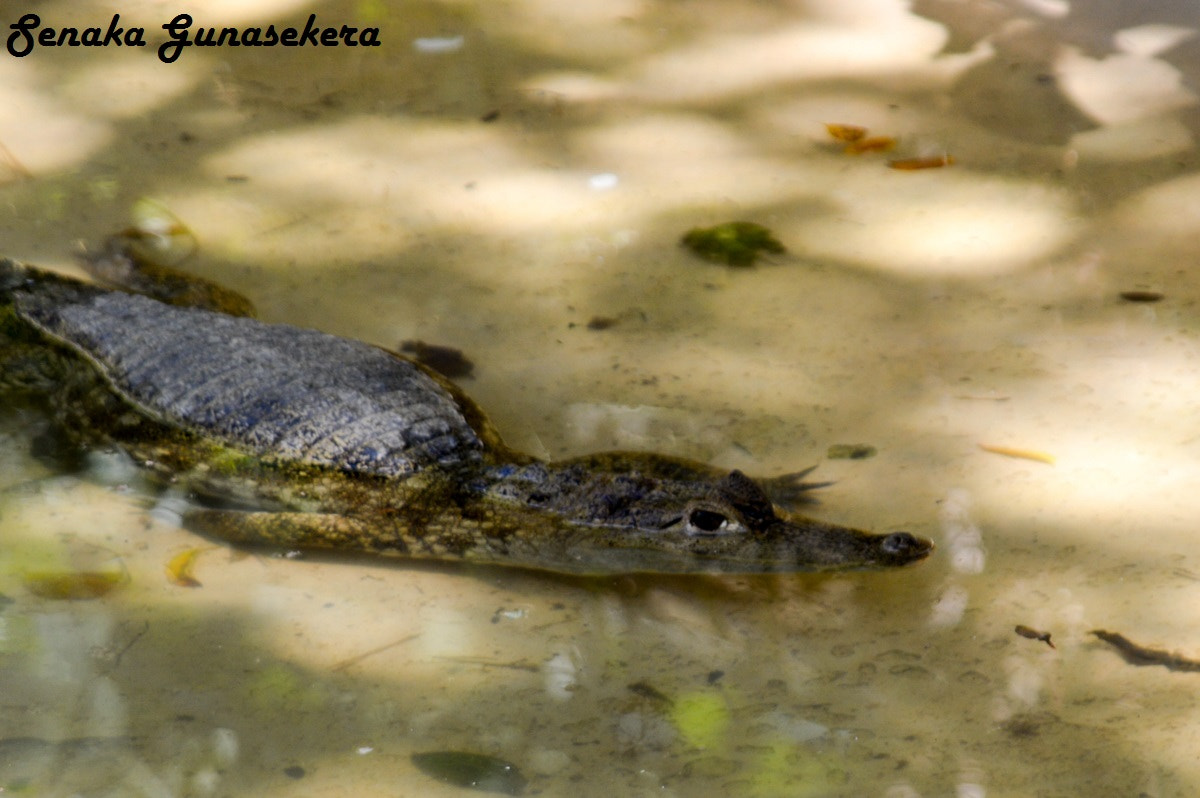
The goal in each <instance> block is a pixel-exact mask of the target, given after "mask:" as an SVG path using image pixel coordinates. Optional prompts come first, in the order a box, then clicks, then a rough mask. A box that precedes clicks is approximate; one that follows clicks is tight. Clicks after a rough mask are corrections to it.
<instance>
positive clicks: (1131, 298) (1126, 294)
mask: <svg viewBox="0 0 1200 798" xmlns="http://www.w3.org/2000/svg"><path fill="white" fill-rule="evenodd" d="M1162 298H1163V294H1162V292H1160V291H1145V290H1142V289H1135V290H1132V291H1122V292H1121V299H1124V300H1125V301H1126V302H1159V301H1161V300H1162Z"/></svg>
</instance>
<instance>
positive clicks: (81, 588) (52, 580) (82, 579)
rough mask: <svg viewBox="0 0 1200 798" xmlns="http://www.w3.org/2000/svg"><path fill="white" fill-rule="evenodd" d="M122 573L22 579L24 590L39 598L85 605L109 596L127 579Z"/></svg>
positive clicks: (29, 575)
mask: <svg viewBox="0 0 1200 798" xmlns="http://www.w3.org/2000/svg"><path fill="white" fill-rule="evenodd" d="M127 578H128V577H127V575H126V574H125V572H124V571H65V572H61V573H56V572H48V571H46V572H34V573H27V574H25V575H24V582H25V589H26V590H28V591H29V592H30V593H32V594H33V595H35V596H38V597H40V598H47V599H55V600H57V601H88V600H91V599H98V598H100V597H101V596H106V595H108V594H109V593H111V592H112V591H113V590H114V589H115V588H116V587H117V586H118V585H120V584H122V583H124V582H125V581H126V579H127Z"/></svg>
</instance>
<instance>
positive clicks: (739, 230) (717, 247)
mask: <svg viewBox="0 0 1200 798" xmlns="http://www.w3.org/2000/svg"><path fill="white" fill-rule="evenodd" d="M680 243H681V244H683V246H685V247H687V248H688V249H690V250H691V251H692V252H694V253H695V254H696V255H699V256H700V257H702V258H704V259H705V260H709V261H712V262H714V263H724V264H726V265H728V266H753V265H754V262H755V261H756V260H758V256H759V255H760V254H761V253H764V252H767V253H771V254H773V255H780V254H783V253H784V252H786V251H787V249H786V248H785V247H784V246H783V244H781V243H780V242H779V240H778V239H777V238H775V235H774V234H773V233H772V232H771V231H770V230H768V229H767V228H765V227H763V226H762V225H761V224H756V223H755V222H726V223H724V224H718V225H716V226H714V227H694V228H692V229H691V230H689V231H687V232H686V233H685V234H684V236H683V238H682V239H681V240H680Z"/></svg>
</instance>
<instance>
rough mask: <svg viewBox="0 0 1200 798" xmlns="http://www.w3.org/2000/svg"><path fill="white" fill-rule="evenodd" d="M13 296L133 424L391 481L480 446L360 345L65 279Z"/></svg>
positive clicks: (410, 374) (441, 391)
mask: <svg viewBox="0 0 1200 798" xmlns="http://www.w3.org/2000/svg"><path fill="white" fill-rule="evenodd" d="M13 300H14V304H15V307H16V309H17V312H18V314H19V315H20V316H21V317H22V318H24V319H25V320H26V321H27V322H29V323H30V324H33V325H34V326H36V327H37V328H39V329H40V330H41V331H42V332H43V333H45V334H47V335H49V336H51V337H52V338H54V339H56V340H58V341H60V342H61V343H63V344H65V345H67V346H68V347H70V348H72V349H74V350H76V351H77V352H79V353H80V354H82V355H83V356H84V357H86V358H87V359H88V360H90V361H91V362H92V363H93V364H94V365H95V367H96V368H97V369H98V371H99V372H100V373H101V374H102V375H103V376H104V377H105V378H106V379H107V380H108V381H109V382H110V383H111V384H112V386H113V387H114V389H115V390H116V391H118V392H119V393H120V394H122V395H124V396H125V397H126V398H127V399H128V400H129V401H130V402H132V403H133V404H134V405H135V406H136V407H137V408H139V410H141V411H142V412H144V413H145V414H147V415H149V416H151V417H153V418H156V419H158V420H161V421H164V422H166V423H168V424H172V425H175V426H178V427H180V428H183V429H188V430H191V431H194V432H196V433H197V434H199V435H202V436H207V437H211V438H215V439H219V440H222V441H226V442H228V443H231V444H234V445H238V446H240V447H242V448H246V449H248V450H250V451H252V452H254V453H256V454H259V455H263V456H267V457H271V458H277V459H281V460H294V461H302V462H311V463H317V464H322V465H328V466H334V467H337V468H341V469H344V470H346V471H350V472H355V473H368V474H378V475H381V476H397V475H404V474H410V473H413V472H415V471H419V470H421V469H423V468H427V467H430V466H433V465H442V466H450V465H456V464H460V463H467V462H474V461H479V460H480V459H481V458H482V457H483V454H484V450H485V448H486V446H487V444H486V443H485V442H484V440H483V439H481V437H480V434H479V432H477V431H476V429H475V427H474V426H473V425H472V420H473V419H472V420H469V419H468V416H467V415H465V414H464V407H463V406H461V405H460V404H459V400H458V399H457V398H456V397H455V396H454V395H453V394H452V393H451V392H450V391H449V390H447V389H446V388H445V387H443V386H442V385H441V384H439V383H438V382H437V381H436V380H435V379H433V378H432V377H431V376H430V375H429V374H427V373H426V372H425V371H424V369H422V368H421V367H420V366H418V365H416V364H415V363H413V362H412V361H409V360H407V359H406V358H403V357H401V356H399V355H395V354H392V353H390V352H387V351H384V350H382V349H378V348H376V347H373V346H370V345H368V344H364V343H360V342H358V341H350V340H346V339H343V338H338V337H336V336H332V335H327V334H325V333H321V332H317V331H315V330H306V329H301V328H298V327H292V326H290V325H284V324H266V323H263V322H260V321H257V320H254V319H249V318H238V317H233V316H227V315H224V314H221V313H215V312H212V311H208V310H201V309H197V308H186V307H174V306H170V305H165V304H162V303H160V302H158V301H156V300H153V299H149V298H147V297H143V296H138V295H134V294H125V293H121V292H109V291H104V290H102V289H96V288H94V287H90V286H85V285H81V284H77V283H66V282H63V283H60V284H57V285H40V286H30V287H29V288H28V289H26V290H22V289H21V288H16V290H15V291H14V292H13ZM469 410H470V409H468V412H469Z"/></svg>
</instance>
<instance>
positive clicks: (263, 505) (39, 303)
mask: <svg viewBox="0 0 1200 798" xmlns="http://www.w3.org/2000/svg"><path fill="white" fill-rule="evenodd" d="M111 254H112V253H111V252H107V253H106V257H109V256H111ZM132 266H133V267H134V268H136V269H138V272H139V274H140V275H141V277H140V278H139V280H138V281H137V288H138V290H139V291H142V292H149V293H155V284H156V282H163V283H164V284H168V285H169V291H170V292H171V294H172V297H173V298H174V299H173V301H175V302H179V301H180V300H179V296H180V291H179V286H180V285H182V284H185V283H186V281H187V280H188V279H189V278H188V277H187V276H186V275H183V274H182V273H180V272H176V271H174V270H170V269H165V268H164V267H161V266H156V267H154V268H153V269H144V268H139V265H138V264H137V263H133V264H132ZM108 273H109V275H110V276H111V274H112V271H111V270H110V271H109V272H108ZM147 275H149V276H147ZM183 293H184V295H186V294H187V292H186V291H185V292H183ZM198 293H199V295H203V296H204V297H206V300H205V303H206V304H208V305H209V306H212V305H214V304H215V305H216V306H217V307H218V308H219V307H221V306H222V303H225V302H227V301H228V300H229V297H230V296H232V297H236V295H232V294H229V293H228V292H226V291H225V289H220V290H213V289H212V288H211V287H206V288H205V289H204V290H203V291H200V292H198ZM214 297H215V299H214ZM236 300H237V301H236V302H234V304H233V306H232V308H231V309H232V310H234V311H235V312H237V313H244V312H246V310H247V309H248V308H249V307H250V306H249V303H248V302H246V301H245V300H243V299H241V298H240V297H236ZM210 329H211V330H213V331H215V332H213V333H212V334H211V335H210V334H209V333H208V332H207V331H208V330H210ZM172 347H174V349H173V348H172ZM239 347H241V348H239ZM176 349H177V350H178V351H179V354H178V357H176V356H175V355H173V354H171V353H172V352H174V351H175V350H176ZM326 349H328V351H330V352H336V353H338V354H337V356H336V357H333V356H330V359H331V360H337V361H339V362H338V363H330V364H329V366H330V367H329V368H328V369H326V368H322V367H320V366H319V364H318V365H312V364H311V363H309V362H308V361H305V360H304V357H303V353H304V352H309V351H312V352H315V353H316V354H315V355H314V357H316V358H317V359H318V360H319V359H320V358H322V357H325V355H323V354H322V353H323V352H325V351H326ZM247 352H249V354H247ZM298 352H299V353H300V354H297V353H298ZM164 353H166V354H164ZM239 358H240V359H239ZM246 358H250V359H249V360H246ZM243 360H245V362H246V363H249V364H250V365H238V364H240V363H242V362H243ZM343 361H344V362H343ZM347 362H348V363H349V365H346V363H347ZM181 363H182V365H181ZM339 364H340V366H339ZM338 367H341V368H343V370H346V369H349V371H348V372H347V373H348V374H349V376H347V375H346V374H335V372H337V369H338ZM239 369H241V370H240V371H239ZM326 372H329V373H328V374H327V373H326ZM359 374H361V380H362V382H363V384H362V385H359V384H358V383H357V382H356V381H355V380H356V379H358V378H357V377H355V375H359ZM195 375H203V376H195ZM377 383H378V384H379V385H380V386H383V387H382V388H379V389H376V388H374V387H369V386H375V385H376V384H377ZM0 391H3V392H5V393H10V394H17V393H26V394H37V395H41V396H44V397H48V398H49V400H50V402H49V404H50V406H51V407H52V408H53V414H54V419H55V421H56V422H57V424H58V425H59V427H61V429H62V430H63V432H64V433H65V434H66V435H68V436H69V437H70V439H71V440H72V441H74V442H75V443H76V444H77V445H78V446H80V447H85V448H86V447H95V446H115V447H117V448H119V449H121V450H123V451H124V452H126V453H128V454H129V456H130V457H131V458H132V459H133V461H134V462H135V463H138V464H139V465H141V466H142V467H143V468H145V469H147V470H148V471H149V472H150V473H152V474H155V475H157V476H158V477H159V478H160V479H161V480H162V481H163V482H164V483H172V484H175V485H177V486H180V487H182V488H184V489H185V490H186V491H187V492H188V494H189V495H190V496H191V497H192V498H193V499H194V506H193V508H192V509H191V510H189V511H188V512H187V513H186V515H185V519H184V521H185V525H186V526H188V527H189V528H191V529H194V530H196V531H199V532H201V533H203V534H206V535H209V536H212V537H215V538H218V539H221V540H224V541H228V542H230V543H233V544H236V545H248V546H269V547H274V548H280V549H325V550H333V551H345V552H362V553H373V554H380V555H394V556H400V557H407V558H425V559H438V560H467V561H474V562H483V563H492V564H498V565H512V566H519V567H525V568H533V569H543V570H550V571H557V572H564V573H574V574H613V573H647V572H649V573H714V572H716V573H765V572H771V573H774V572H792V571H806V570H826V569H840V568H864V567H890V566H899V565H905V564H908V563H911V562H915V561H918V560H921V559H923V558H924V557H926V556H927V555H928V554H929V552H930V551H931V550H932V544H931V543H929V542H928V541H926V540H922V539H919V538H916V537H914V536H913V535H910V534H909V533H907V532H895V533H891V534H888V535H871V534H868V533H865V532H862V531H859V530H854V529H848V528H845V527H839V526H835V525H831V524H825V523H821V522H818V521H813V520H810V519H807V518H801V517H795V516H791V517H789V516H787V515H786V514H784V513H783V512H781V511H780V510H779V509H778V508H777V507H776V505H775V504H773V503H772V501H771V499H770V498H769V497H768V490H767V489H764V485H765V486H766V488H768V489H769V490H770V492H771V494H772V495H775V496H776V498H781V497H782V498H792V499H794V498H796V497H797V496H799V495H801V494H802V493H803V491H805V490H807V489H809V488H810V487H812V486H810V485H805V484H804V483H801V482H800V481H799V476H802V475H795V478H792V479H788V478H777V479H775V480H770V481H767V482H764V483H758V482H755V481H754V480H751V479H750V478H748V477H746V476H744V475H743V474H741V473H740V472H737V471H734V472H732V473H724V472H721V471H718V470H716V469H714V468H711V467H709V466H706V465H702V464H699V463H694V462H690V461H686V460H682V459H678V458H672V457H665V456H662V455H655V454H644V453H631V452H609V453H603V454H597V455H590V456H586V457H581V458H577V459H574V460H567V461H563V462H557V463H543V462H540V461H537V460H535V459H534V458H532V457H529V456H527V455H523V454H520V453H518V452H514V451H513V450H511V449H509V448H508V447H506V446H505V445H504V444H503V442H502V441H501V440H500V437H499V435H498V434H497V433H496V431H495V430H494V429H493V428H492V427H491V425H490V424H489V423H488V421H487V419H486V417H485V416H484V414H483V413H482V411H480V410H479V408H478V407H477V406H476V405H475V404H474V403H473V402H471V401H470V400H469V399H468V398H467V397H466V396H464V395H463V394H462V393H461V391H459V390H458V389H457V388H456V387H455V386H453V385H452V384H450V383H449V382H448V381H446V380H444V379H442V378H441V377H439V376H437V375H436V374H433V373H432V372H430V371H429V370H427V369H425V368H424V367H422V366H419V365H418V364H414V363H412V361H409V360H408V359H406V358H403V357H402V356H400V355H397V354H394V353H390V352H384V351H383V350H376V349H373V348H369V347H365V346H363V345H360V344H357V343H350V342H346V341H343V340H342V339H334V338H332V337H330V336H321V335H318V334H315V333H312V332H310V331H301V330H297V329H296V328H292V327H287V326H283V325H279V326H271V325H264V324H262V323H260V322H256V321H253V320H249V319H244V320H243V319H239V320H236V321H232V320H231V316H230V315H229V314H226V313H222V312H221V311H220V310H197V309H195V308H183V309H179V308H164V306H162V305H159V304H158V303H156V302H150V301H149V300H146V299H144V298H141V297H135V296H131V295H127V294H124V293H120V292H112V291H108V290H105V289H100V288H96V287H94V286H89V285H86V284H83V283H79V282H77V281H74V280H70V279H67V278H64V277H60V276H57V275H54V274H51V273H49V272H45V271H42V270H38V269H34V268H32V267H28V266H23V265H20V264H17V263H15V262H12V261H7V260H0ZM385 394H386V395H385ZM314 397H315V398H314ZM410 400H411V401H410ZM239 402H241V403H244V405H245V406H241V405H238V404H237V403H239ZM389 402H390V404H389ZM227 405H228V406H227ZM348 408H349V409H348ZM351 410H353V411H354V412H351ZM309 413H312V414H314V416H315V417H317V418H322V419H326V418H328V419H334V421H322V422H321V424H322V425H325V426H320V428H318V429H315V430H313V429H307V431H306V428H305V423H304V422H306V420H307V417H306V414H309ZM356 413H357V414H358V415H355V414H356ZM368 423H372V424H375V426H369V427H368V428H367V433H371V430H374V429H376V428H377V429H378V430H379V435H380V436H382V439H386V440H387V441H390V443H386V444H385V443H380V442H379V441H378V440H377V439H376V438H375V437H373V435H374V433H371V434H367V433H363V432H362V430H361V429H360V427H361V426H362V425H363V424H368ZM297 430H300V432H297ZM301 433H303V434H301ZM363 435H365V436H366V437H362V436H363ZM292 438H295V439H296V440H295V441H292V442H288V441H291V440H292ZM359 438H362V439H361V440H360V439H359ZM272 441H279V443H277V444H276V443H272Z"/></svg>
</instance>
